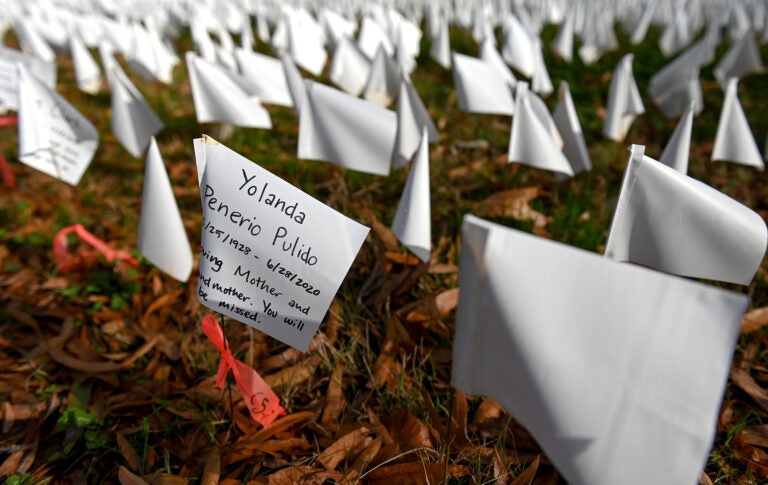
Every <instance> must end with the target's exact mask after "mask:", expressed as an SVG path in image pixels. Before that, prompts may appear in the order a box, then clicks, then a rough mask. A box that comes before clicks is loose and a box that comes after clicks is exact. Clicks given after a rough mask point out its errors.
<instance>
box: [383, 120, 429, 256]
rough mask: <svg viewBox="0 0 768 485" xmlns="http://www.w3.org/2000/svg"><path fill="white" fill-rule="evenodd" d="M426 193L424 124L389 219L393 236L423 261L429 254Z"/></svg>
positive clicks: (425, 133)
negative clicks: (409, 167)
mask: <svg viewBox="0 0 768 485" xmlns="http://www.w3.org/2000/svg"><path fill="white" fill-rule="evenodd" d="M429 197H430V190H429V136H428V134H427V128H426V127H425V128H424V129H423V130H422V134H421V142H420V143H419V148H418V151H417V152H416V156H415V157H414V159H413V165H412V166H411V172H410V173H409V174H408V180H407V181H406V183H405V188H404V189H403V195H402V197H400V203H399V204H398V205H397V211H396V212H395V219H394V220H393V221H392V232H394V233H395V236H397V239H398V240H399V241H400V242H401V243H403V245H404V246H405V247H407V248H408V249H409V250H410V251H411V252H412V253H413V254H415V255H416V256H418V258H419V259H420V260H422V261H424V262H425V263H427V262H429V257H430V255H431V254H432V210H431V205H430V200H429Z"/></svg>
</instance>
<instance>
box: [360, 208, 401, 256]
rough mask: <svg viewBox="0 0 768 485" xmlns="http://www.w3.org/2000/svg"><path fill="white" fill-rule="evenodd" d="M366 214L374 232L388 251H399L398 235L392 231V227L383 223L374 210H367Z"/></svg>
mask: <svg viewBox="0 0 768 485" xmlns="http://www.w3.org/2000/svg"><path fill="white" fill-rule="evenodd" d="M365 214H366V216H367V217H368V221H369V222H370V223H371V229H373V234H374V235H375V236H376V238H377V239H378V240H379V241H381V242H382V244H384V248H385V249H386V250H387V251H398V250H399V248H400V245H399V244H398V242H397V236H395V233H394V232H392V229H390V228H389V227H387V226H385V225H384V224H382V222H381V221H380V220H379V219H378V218H377V217H376V215H375V214H374V213H373V212H372V211H370V210H365Z"/></svg>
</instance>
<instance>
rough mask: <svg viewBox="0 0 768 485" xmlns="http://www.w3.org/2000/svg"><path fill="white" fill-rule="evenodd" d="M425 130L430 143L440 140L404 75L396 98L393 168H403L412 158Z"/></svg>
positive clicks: (419, 98) (411, 85)
mask: <svg viewBox="0 0 768 485" xmlns="http://www.w3.org/2000/svg"><path fill="white" fill-rule="evenodd" d="M422 128H426V129H427V135H428V138H429V141H430V142H433V141H437V140H439V139H440V133H438V131H437V127H436V126H435V123H434V122H433V121H432V118H431V117H430V116H429V113H428V112H427V108H425V107H424V103H423V102H422V101H421V97H420V96H419V93H418V92H416V88H415V87H413V84H412V83H411V80H410V79H409V78H408V76H407V75H406V74H404V73H403V74H402V76H401V78H400V94H399V96H398V98H397V138H396V141H395V146H396V149H395V160H394V167H395V168H400V167H403V166H404V165H405V164H406V163H408V160H410V159H411V157H413V154H414V153H415V152H416V149H417V148H418V147H419V143H420V141H421V130H422Z"/></svg>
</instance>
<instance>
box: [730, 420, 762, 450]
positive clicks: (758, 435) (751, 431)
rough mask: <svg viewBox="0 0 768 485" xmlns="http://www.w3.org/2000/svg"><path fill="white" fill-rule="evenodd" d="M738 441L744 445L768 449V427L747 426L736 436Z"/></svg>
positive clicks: (759, 425) (760, 425)
mask: <svg viewBox="0 0 768 485" xmlns="http://www.w3.org/2000/svg"><path fill="white" fill-rule="evenodd" d="M736 440H738V441H739V442H740V443H742V444H743V445H751V446H760V447H762V448H768V425H765V424H758V425H753V426H746V427H744V428H742V429H741V430H740V431H739V432H738V433H737V434H736Z"/></svg>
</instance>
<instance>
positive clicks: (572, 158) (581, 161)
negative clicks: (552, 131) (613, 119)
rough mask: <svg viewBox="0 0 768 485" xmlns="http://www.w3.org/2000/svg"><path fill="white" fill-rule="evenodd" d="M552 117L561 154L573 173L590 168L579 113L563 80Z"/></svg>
mask: <svg viewBox="0 0 768 485" xmlns="http://www.w3.org/2000/svg"><path fill="white" fill-rule="evenodd" d="M552 119H553V120H554V121H555V126H556V127H557V131H558V132H559V133H560V136H561V137H562V138H563V154H564V155H565V158H567V159H568V161H569V162H570V163H571V167H572V168H573V173H574V174H576V173H579V172H582V171H589V170H592V159H591V158H590V157H589V150H587V144H586V142H585V141H584V133H583V132H582V130H581V123H580V122H579V115H578V114H577V113H576V106H575V105H574V104H573V99H572V98H571V90H570V89H569V88H568V83H567V82H565V81H560V99H559V100H558V102H557V106H556V107H555V112H554V114H553V115H552Z"/></svg>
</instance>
